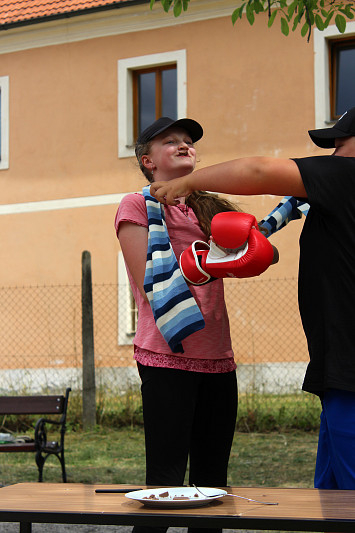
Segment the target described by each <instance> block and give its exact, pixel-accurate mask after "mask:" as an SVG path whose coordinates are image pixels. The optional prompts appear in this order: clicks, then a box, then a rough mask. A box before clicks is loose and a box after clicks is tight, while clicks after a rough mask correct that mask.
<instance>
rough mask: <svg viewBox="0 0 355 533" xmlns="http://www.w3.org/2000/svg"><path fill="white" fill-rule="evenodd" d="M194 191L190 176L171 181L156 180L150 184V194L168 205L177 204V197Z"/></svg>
mask: <svg viewBox="0 0 355 533" xmlns="http://www.w3.org/2000/svg"><path fill="white" fill-rule="evenodd" d="M192 191H193V189H192V188H191V186H190V185H189V178H188V176H184V177H182V178H175V179H173V180H170V181H155V182H154V183H152V184H151V186H150V194H151V195H152V196H154V198H156V199H157V200H158V201H159V202H160V203H162V204H168V205H177V204H178V203H179V200H177V198H182V197H184V196H188V195H189V194H191V192H192Z"/></svg>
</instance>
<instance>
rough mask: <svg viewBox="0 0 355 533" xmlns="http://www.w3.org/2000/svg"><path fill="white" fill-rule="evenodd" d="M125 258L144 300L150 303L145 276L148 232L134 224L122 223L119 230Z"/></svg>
mask: <svg viewBox="0 0 355 533" xmlns="http://www.w3.org/2000/svg"><path fill="white" fill-rule="evenodd" d="M117 235H118V239H119V241H120V245H121V249H122V253H123V257H124V259H125V262H126V265H127V268H128V270H129V271H130V273H131V276H132V278H133V280H134V282H135V283H136V285H137V287H138V289H139V292H140V293H141V295H142V296H143V298H144V300H145V301H146V302H148V298H147V295H146V293H145V291H144V287H143V284H144V274H145V265H146V261H147V248H148V230H147V228H145V227H143V226H139V225H137V224H133V223H132V222H121V223H120V225H119V228H118V234H117Z"/></svg>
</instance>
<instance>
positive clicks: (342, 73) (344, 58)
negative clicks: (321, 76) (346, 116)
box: [329, 39, 355, 120]
mask: <svg viewBox="0 0 355 533" xmlns="http://www.w3.org/2000/svg"><path fill="white" fill-rule="evenodd" d="M329 55H330V80H329V81H330V118H331V119H333V120H337V119H338V118H339V117H341V115H342V114H343V113H345V111H346V110H347V109H349V108H350V107H354V106H355V39H336V40H330V41H329Z"/></svg>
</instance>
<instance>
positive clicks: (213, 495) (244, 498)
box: [193, 483, 279, 505]
mask: <svg viewBox="0 0 355 533" xmlns="http://www.w3.org/2000/svg"><path fill="white" fill-rule="evenodd" d="M193 486H194V487H195V489H196V490H197V491H198V492H199V493H200V494H202V496H204V497H205V498H214V497H215V496H224V495H223V494H205V493H204V492H202V490H200V489H199V488H198V487H196V485H195V484H194V483H193ZM225 496H233V498H241V499H242V500H248V502H255V503H262V504H263V505H279V503H278V502H261V501H259V500H253V498H246V497H245V496H238V495H237V494H232V493H231V492H227V494H225Z"/></svg>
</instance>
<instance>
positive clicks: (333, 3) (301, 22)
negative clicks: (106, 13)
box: [150, 0, 355, 41]
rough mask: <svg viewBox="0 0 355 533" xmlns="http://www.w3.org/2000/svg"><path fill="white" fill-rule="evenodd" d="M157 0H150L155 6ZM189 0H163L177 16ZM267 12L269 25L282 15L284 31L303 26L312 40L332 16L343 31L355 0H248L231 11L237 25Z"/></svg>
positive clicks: (303, 32)
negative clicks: (243, 17)
mask: <svg viewBox="0 0 355 533" xmlns="http://www.w3.org/2000/svg"><path fill="white" fill-rule="evenodd" d="M155 1H156V0H150V8H151V9H152V8H153V6H154V4H155ZM189 1H190V0H160V2H161V4H162V6H163V8H164V11H165V12H166V13H168V12H169V10H170V8H172V10H173V13H174V16H175V17H178V16H179V15H180V14H181V13H182V11H186V10H187V8H188V5H189ZM265 12H267V13H268V26H269V28H270V27H271V26H272V25H273V23H274V21H275V19H276V18H277V17H280V21H281V32H282V33H283V35H286V36H287V35H288V34H289V32H290V29H292V31H295V30H296V29H297V28H298V27H300V28H301V35H302V37H305V36H306V35H307V40H308V41H309V39H310V37H311V32H312V29H313V28H317V29H318V30H320V31H323V30H325V29H326V28H327V27H328V26H329V24H330V22H331V20H332V18H333V16H334V15H335V24H336V27H337V29H338V31H339V32H340V33H344V32H345V29H346V22H347V20H349V19H350V20H351V19H353V18H354V14H355V4H354V1H353V0H293V1H291V3H290V4H288V2H287V0H248V1H246V2H243V3H242V5H241V6H239V7H237V8H236V9H235V10H234V11H233V13H232V23H233V25H235V24H236V22H237V21H238V19H241V18H242V16H243V14H245V16H246V18H247V20H248V22H249V24H250V25H251V26H252V25H253V24H254V22H255V16H256V15H258V14H259V13H265Z"/></svg>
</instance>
